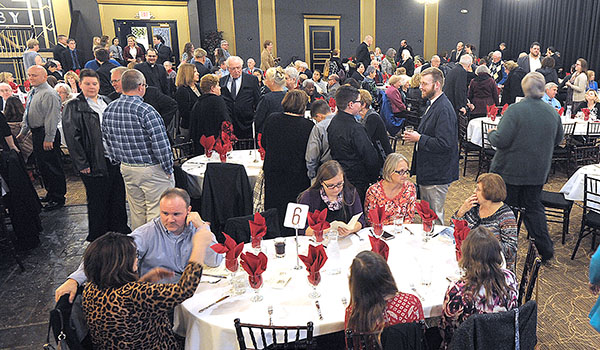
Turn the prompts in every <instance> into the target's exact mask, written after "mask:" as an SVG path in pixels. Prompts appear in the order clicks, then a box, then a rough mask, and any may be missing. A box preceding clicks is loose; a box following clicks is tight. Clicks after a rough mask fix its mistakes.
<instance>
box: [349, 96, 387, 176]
mask: <svg viewBox="0 0 600 350" xmlns="http://www.w3.org/2000/svg"><path fill="white" fill-rule="evenodd" d="M358 92H360V111H359V112H358V114H359V115H360V117H361V118H362V119H361V123H362V124H363V125H364V126H365V128H366V129H367V135H369V139H371V142H372V143H373V146H374V147H375V150H377V156H378V157H379V163H380V164H383V162H384V161H385V158H386V157H387V155H388V154H390V153H392V152H394V151H393V150H392V146H390V139H389V138H388V133H387V130H386V129H385V124H384V123H383V120H382V119H381V117H380V116H379V114H377V112H375V111H374V110H373V109H371V108H370V107H371V103H372V102H373V98H372V97H371V94H370V93H369V92H368V91H367V90H364V89H360V90H358Z"/></svg>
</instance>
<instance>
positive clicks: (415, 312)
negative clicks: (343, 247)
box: [345, 251, 424, 333]
mask: <svg viewBox="0 0 600 350" xmlns="http://www.w3.org/2000/svg"><path fill="white" fill-rule="evenodd" d="M348 283H349V285H350V305H349V306H348V308H347V309H346V321H345V324H346V329H347V330H348V329H351V330H352V331H354V332H360V333H367V332H369V333H370V332H378V331H379V332H380V331H382V330H383V328H385V327H388V326H392V325H395V324H398V323H409V322H416V321H420V320H423V319H424V314H423V306H422V305H421V301H420V300H419V298H417V297H416V296H414V295H412V294H408V293H402V292H400V291H398V287H397V286H396V281H394V276H392V272H391V271H390V267H389V266H388V264H387V262H386V261H385V260H384V259H383V258H382V257H381V256H380V255H379V254H377V253H374V252H372V251H363V252H360V253H358V254H357V255H356V257H355V258H354V260H353V261H352V265H351V266H350V278H349V279H348Z"/></svg>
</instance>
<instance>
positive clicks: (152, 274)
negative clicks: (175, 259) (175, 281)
mask: <svg viewBox="0 0 600 350" xmlns="http://www.w3.org/2000/svg"><path fill="white" fill-rule="evenodd" d="M174 275H175V273H174V272H173V271H171V270H169V269H165V268H164V267H155V268H153V269H152V270H150V271H148V272H146V274H145V275H143V276H142V277H140V279H139V280H138V282H150V283H156V282H158V281H160V280H162V279H163V278H166V277H173V276H174Z"/></svg>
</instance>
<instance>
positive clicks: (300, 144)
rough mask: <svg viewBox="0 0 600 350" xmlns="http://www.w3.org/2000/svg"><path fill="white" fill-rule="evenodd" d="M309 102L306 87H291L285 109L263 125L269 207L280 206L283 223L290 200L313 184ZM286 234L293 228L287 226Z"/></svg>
mask: <svg viewBox="0 0 600 350" xmlns="http://www.w3.org/2000/svg"><path fill="white" fill-rule="evenodd" d="M307 103H308V96H307V95H306V93H305V92H304V91H302V90H292V91H289V92H288V93H287V94H286V95H285V97H284V98H283V101H282V102H281V104H282V106H283V113H274V114H272V115H271V116H270V117H269V118H268V119H267V121H266V122H265V125H264V129H263V135H262V146H263V147H264V149H265V162H264V165H263V170H264V173H265V209H270V208H277V211H278V213H279V218H280V220H281V222H282V223H283V219H284V217H285V210H286V207H287V204H288V203H290V202H296V198H297V197H298V195H299V194H300V192H302V191H304V190H305V189H306V188H308V187H309V186H310V180H309V178H308V175H307V171H306V161H305V159H304V155H305V153H306V144H307V143H308V137H309V135H310V132H311V130H312V128H313V126H314V123H313V122H311V121H310V120H308V119H306V118H304V112H305V110H306V104H307ZM282 234H283V235H292V234H293V231H292V230H289V229H284V230H282Z"/></svg>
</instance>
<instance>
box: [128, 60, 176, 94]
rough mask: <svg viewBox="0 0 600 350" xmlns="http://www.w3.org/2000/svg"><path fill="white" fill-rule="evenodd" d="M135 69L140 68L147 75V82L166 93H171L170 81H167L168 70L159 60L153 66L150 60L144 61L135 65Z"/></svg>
mask: <svg viewBox="0 0 600 350" xmlns="http://www.w3.org/2000/svg"><path fill="white" fill-rule="evenodd" d="M135 69H137V70H139V71H140V72H142V73H143V74H144V77H146V84H148V85H151V86H154V87H157V88H159V89H160V91H162V93H163V94H165V95H171V89H170V88H169V82H168V81H167V71H166V69H165V67H163V66H162V64H158V61H157V62H156V64H155V65H154V67H152V66H151V65H150V63H148V62H142V63H138V64H136V65H135Z"/></svg>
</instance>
